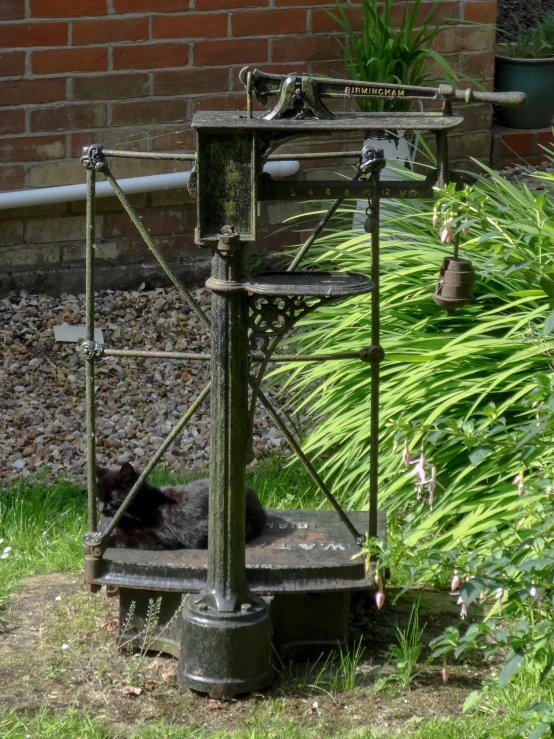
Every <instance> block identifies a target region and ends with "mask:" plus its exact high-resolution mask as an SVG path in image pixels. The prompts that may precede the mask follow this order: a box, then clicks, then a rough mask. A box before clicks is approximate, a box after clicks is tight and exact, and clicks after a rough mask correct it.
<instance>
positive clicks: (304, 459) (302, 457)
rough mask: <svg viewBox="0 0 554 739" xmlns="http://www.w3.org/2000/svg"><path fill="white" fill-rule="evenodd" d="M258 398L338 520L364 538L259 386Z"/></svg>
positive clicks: (358, 541)
mask: <svg viewBox="0 0 554 739" xmlns="http://www.w3.org/2000/svg"><path fill="white" fill-rule="evenodd" d="M250 384H251V385H252V384H253V381H252V380H250ZM258 398H259V400H260V402H261V404H262V405H263V406H264V408H265V409H266V410H267V412H268V413H269V415H270V416H271V417H272V419H273V420H274V422H275V424H276V426H277V428H278V429H279V431H280V432H281V433H282V434H283V436H284V437H285V439H286V440H287V442H288V444H289V445H290V447H291V449H292V450H293V451H294V453H295V454H296V456H297V457H298V459H299V460H300V461H301V462H302V464H303V465H304V467H305V468H306V471H307V472H308V474H309V475H310V477H311V478H312V480H313V481H314V482H315V484H316V485H317V486H318V488H319V489H320V490H321V492H322V493H323V495H324V496H325V497H326V498H327V500H328V501H329V503H330V504H331V505H332V506H333V508H334V509H335V511H336V512H337V513H338V514H339V518H340V520H341V521H342V522H343V523H344V525H345V526H346V528H347V529H348V530H349V531H350V533H351V534H352V536H353V537H354V539H356V542H357V543H360V542H362V541H363V540H364V537H363V536H361V534H360V532H359V531H358V530H357V529H356V527H355V526H354V524H353V523H352V521H351V520H350V519H349V518H348V516H347V515H346V513H345V512H344V511H343V510H342V508H341V506H340V504H339V502H338V501H337V499H336V498H335V496H334V495H333V494H332V493H331V491H330V490H329V488H328V487H327V485H326V484H325V483H324V482H323V480H322V479H321V477H320V476H319V474H318V473H317V471H316V469H315V468H314V466H313V465H312V463H311V462H310V460H309V459H308V458H307V457H306V455H305V454H304V452H303V451H302V449H301V448H300V444H299V443H298V442H297V441H296V439H295V438H294V435H293V434H292V433H291V431H290V430H289V428H288V426H287V425H286V423H285V422H284V421H283V419H282V418H281V416H280V414H279V412H278V411H277V409H276V408H275V407H274V406H273V404H272V403H271V401H270V400H269V398H268V397H267V396H266V395H265V393H264V392H263V390H262V389H261V388H258Z"/></svg>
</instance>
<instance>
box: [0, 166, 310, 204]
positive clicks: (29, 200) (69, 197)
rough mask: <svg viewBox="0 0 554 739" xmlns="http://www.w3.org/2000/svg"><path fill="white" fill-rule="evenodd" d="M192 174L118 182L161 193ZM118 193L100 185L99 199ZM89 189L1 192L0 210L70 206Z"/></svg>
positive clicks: (284, 172)
mask: <svg viewBox="0 0 554 739" xmlns="http://www.w3.org/2000/svg"><path fill="white" fill-rule="evenodd" d="M299 169H300V162H299V161H296V160H290V161H288V160H287V161H282V162H267V163H266V164H265V165H264V172H267V174H270V175H271V176H272V177H275V179H282V178H283V177H291V176H292V175H293V174H296V173H297V172H298V170H299ZM189 176H190V172H189V171H187V172H171V173H170V174H156V175H149V176H147V177H129V178H126V179H123V180H118V184H119V186H120V187H121V189H122V190H123V192H124V193H126V194H127V195H133V194H135V193H140V192H158V191H159V190H178V189H181V188H183V187H186V186H187V182H188V179H189ZM113 194H114V192H113V190H112V186H111V185H110V183H109V182H97V183H96V197H97V198H109V197H111V196H113ZM86 195H87V186H86V185H85V184H82V185H62V186H61V187H41V188H38V189H36V190H12V191H11V192H2V193H0V210H6V209H7V208H25V207H28V206H30V205H31V206H32V205H50V204H51V203H69V202H72V201H75V200H85V199H86Z"/></svg>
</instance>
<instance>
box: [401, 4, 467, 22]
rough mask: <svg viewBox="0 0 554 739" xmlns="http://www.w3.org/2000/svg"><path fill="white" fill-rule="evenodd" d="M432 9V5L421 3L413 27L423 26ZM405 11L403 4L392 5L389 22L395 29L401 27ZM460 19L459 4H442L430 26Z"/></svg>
mask: <svg viewBox="0 0 554 739" xmlns="http://www.w3.org/2000/svg"><path fill="white" fill-rule="evenodd" d="M412 7H413V6H412V5H409V6H408V13H409V12H410V11H411V10H412ZM433 7H434V4H433V5H429V4H426V3H423V4H422V5H421V6H420V8H419V11H418V13H417V15H416V21H415V26H416V27H417V26H421V25H423V24H424V23H425V22H426V21H427V19H428V18H429V16H430V14H431V12H432V9H433ZM405 9H406V5H405V4H404V3H398V4H396V3H395V4H394V5H393V7H392V12H391V22H392V24H393V25H394V26H396V27H397V28H400V26H401V25H402V21H403V20H404V12H405ZM459 18H461V3H460V2H458V1H456V2H443V3H441V4H440V6H439V9H438V11H437V12H436V13H435V15H434V16H433V19H432V21H431V23H432V24H436V23H440V22H443V23H444V22H446V21H448V20H449V19H459Z"/></svg>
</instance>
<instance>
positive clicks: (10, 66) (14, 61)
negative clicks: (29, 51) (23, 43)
mask: <svg viewBox="0 0 554 739" xmlns="http://www.w3.org/2000/svg"><path fill="white" fill-rule="evenodd" d="M22 74H25V52H24V51H8V52H4V53H0V77H17V76H19V75H22Z"/></svg>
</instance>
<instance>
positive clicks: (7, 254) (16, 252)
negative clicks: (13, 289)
mask: <svg viewBox="0 0 554 739" xmlns="http://www.w3.org/2000/svg"><path fill="white" fill-rule="evenodd" d="M59 261H60V247H59V246H55V245H49V246H41V247H38V248H36V249H33V248H31V247H28V246H26V247H25V248H24V249H22V248H21V247H20V246H18V247H17V248H15V249H2V251H0V267H2V270H3V271H7V270H6V267H7V268H8V269H13V268H18V267H29V266H31V267H33V268H36V267H40V266H42V265H45V264H55V263H57V262H59Z"/></svg>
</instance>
